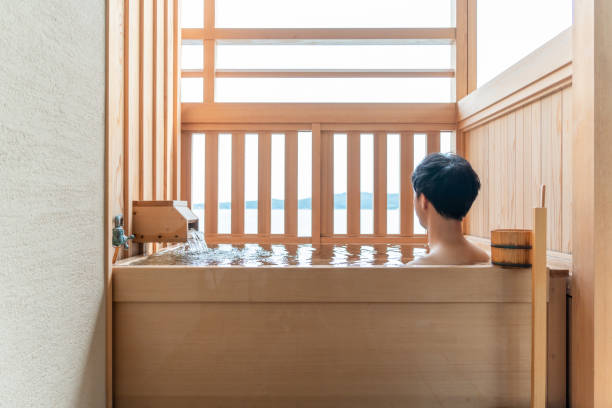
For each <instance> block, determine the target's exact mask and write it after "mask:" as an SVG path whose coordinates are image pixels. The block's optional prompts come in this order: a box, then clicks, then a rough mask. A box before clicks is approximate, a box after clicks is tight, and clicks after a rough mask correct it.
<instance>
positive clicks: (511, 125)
mask: <svg viewBox="0 0 612 408" xmlns="http://www.w3.org/2000/svg"><path fill="white" fill-rule="evenodd" d="M505 122H506V133H505V135H504V138H505V143H504V145H503V147H504V151H503V153H502V156H500V160H503V162H502V163H503V164H504V173H503V177H504V179H505V180H508V181H510V180H514V182H506V183H504V185H503V187H504V190H505V197H506V199H505V203H506V205H507V207H506V213H505V215H506V217H505V223H504V224H505V225H506V226H509V227H510V228H518V225H517V222H516V213H517V208H516V207H517V203H516V185H517V184H518V183H516V180H517V178H516V113H515V112H512V113H510V114H509V115H508V116H506V117H505Z"/></svg>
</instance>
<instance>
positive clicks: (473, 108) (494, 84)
mask: <svg viewBox="0 0 612 408" xmlns="http://www.w3.org/2000/svg"><path fill="white" fill-rule="evenodd" d="M571 77H572V31H571V28H570V29H567V30H565V31H564V32H562V33H561V34H559V35H558V36H557V37H555V38H553V39H552V40H550V41H549V42H548V43H546V44H544V45H543V46H542V47H540V48H538V49H537V50H536V51H534V52H533V53H531V54H530V55H528V56H526V57H525V58H523V59H522V60H521V61H519V62H517V63H516V64H515V65H513V66H512V67H510V68H508V69H507V70H506V71H504V72H502V73H501V74H499V75H498V76H497V77H495V78H494V79H492V80H491V81H490V82H488V83H486V84H485V85H483V86H482V87H480V88H478V89H477V90H476V91H474V92H472V93H470V94H469V95H467V96H466V97H465V98H462V99H461V100H459V101H458V102H457V121H458V122H459V123H460V124H459V128H460V129H462V130H464V129H465V128H466V127H468V126H469V127H473V125H474V124H475V123H476V122H479V123H483V120H486V118H487V117H491V116H492V115H494V114H495V113H497V112H499V111H500V110H502V109H507V108H511V109H512V108H514V109H516V108H518V107H520V106H519V105H517V104H519V103H520V102H521V101H527V100H528V99H529V98H530V97H532V96H534V95H535V96H537V97H541V96H544V95H543V94H542V92H546V91H547V90H551V89H553V88H554V87H556V88H554V89H558V88H559V85H560V86H561V87H564V86H568V85H569V84H570V83H571ZM554 89H553V90H554ZM494 106H495V108H494V109H491V107H494ZM484 111H487V112H485V114H483V112H484ZM476 117H477V119H476V120H475V118H476Z"/></svg>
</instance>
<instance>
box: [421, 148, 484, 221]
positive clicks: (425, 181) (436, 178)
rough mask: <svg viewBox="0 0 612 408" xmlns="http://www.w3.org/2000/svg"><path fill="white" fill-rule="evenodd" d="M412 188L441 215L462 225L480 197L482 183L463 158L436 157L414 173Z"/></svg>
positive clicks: (425, 162)
mask: <svg viewBox="0 0 612 408" xmlns="http://www.w3.org/2000/svg"><path fill="white" fill-rule="evenodd" d="M412 186H413V188H414V191H415V192H416V194H417V197H418V196H420V195H421V194H423V195H425V198H427V200H428V201H429V202H430V203H431V204H432V205H433V206H434V208H435V209H436V211H437V212H438V213H439V214H440V215H442V216H443V217H446V218H452V219H455V220H459V221H461V220H462V219H463V217H465V215H466V214H467V213H468V211H469V210H470V207H471V206H472V203H473V202H474V200H475V199H476V196H477V195H478V190H480V179H479V178H478V174H476V172H475V171H474V169H473V168H472V166H471V165H470V162H468V161H467V160H465V159H464V158H463V157H460V156H457V155H455V154H452V153H433V154H430V155H429V156H427V157H425V159H423V161H422V162H421V163H420V164H419V165H418V166H417V168H416V169H415V170H414V173H412Z"/></svg>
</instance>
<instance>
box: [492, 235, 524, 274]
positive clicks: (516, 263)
mask: <svg viewBox="0 0 612 408" xmlns="http://www.w3.org/2000/svg"><path fill="white" fill-rule="evenodd" d="M491 262H492V263H493V264H494V265H499V266H508V267H514V268H529V267H531V230H523V229H498V230H493V231H491Z"/></svg>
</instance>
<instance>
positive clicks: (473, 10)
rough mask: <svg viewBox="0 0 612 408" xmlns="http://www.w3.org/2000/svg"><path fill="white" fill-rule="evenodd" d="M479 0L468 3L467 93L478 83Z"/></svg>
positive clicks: (469, 0) (470, 0)
mask: <svg viewBox="0 0 612 408" xmlns="http://www.w3.org/2000/svg"><path fill="white" fill-rule="evenodd" d="M477 3H478V1H477V0H468V5H467V8H468V9H467V27H468V28H467V93H468V94H469V93H470V92H472V91H474V90H476V88H477V87H478V83H477V65H478V63H477V62H478V60H477V34H478V33H477V20H478V19H477V17H478V14H477V6H478V5H477Z"/></svg>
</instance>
